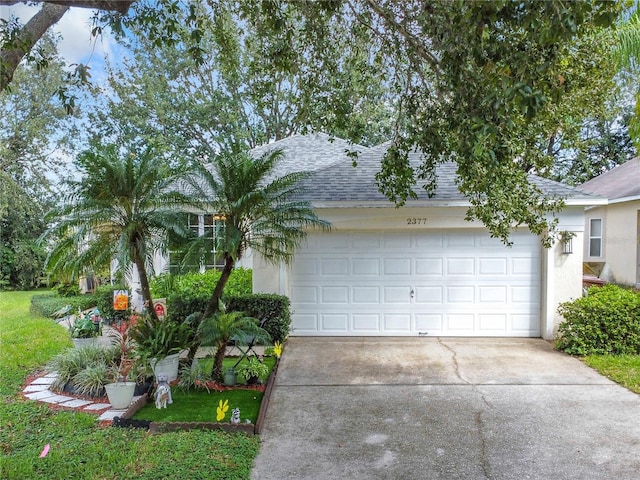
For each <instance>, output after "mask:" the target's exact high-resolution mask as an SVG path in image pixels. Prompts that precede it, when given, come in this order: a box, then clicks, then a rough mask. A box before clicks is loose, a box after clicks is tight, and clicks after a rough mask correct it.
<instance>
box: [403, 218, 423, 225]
mask: <svg viewBox="0 0 640 480" xmlns="http://www.w3.org/2000/svg"><path fill="white" fill-rule="evenodd" d="M426 224H427V219H426V218H417V217H409V218H407V225H426Z"/></svg>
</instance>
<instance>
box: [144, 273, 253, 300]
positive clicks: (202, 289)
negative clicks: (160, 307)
mask: <svg viewBox="0 0 640 480" xmlns="http://www.w3.org/2000/svg"><path fill="white" fill-rule="evenodd" d="M220 275H221V273H220V272H219V271H218V270H207V271H206V272H204V273H198V272H194V273H186V274H184V275H171V274H163V275H159V276H157V277H155V278H154V279H153V280H151V282H150V283H151V292H152V294H153V296H154V298H164V297H166V298H167V299H169V298H170V297H172V296H175V295H183V294H189V295H196V296H199V295H209V296H210V295H211V294H212V293H213V289H214V288H215V286H216V283H217V282H218V279H219V278H220ZM252 282H253V273H252V271H251V269H249V268H235V269H234V270H233V271H232V272H231V276H230V277H229V281H228V282H227V284H226V285H225V288H224V291H225V295H250V294H251V292H252V291H253V286H252Z"/></svg>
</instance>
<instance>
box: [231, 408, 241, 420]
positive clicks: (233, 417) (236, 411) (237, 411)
mask: <svg viewBox="0 0 640 480" xmlns="http://www.w3.org/2000/svg"><path fill="white" fill-rule="evenodd" d="M231 423H240V409H239V408H234V409H233V410H231Z"/></svg>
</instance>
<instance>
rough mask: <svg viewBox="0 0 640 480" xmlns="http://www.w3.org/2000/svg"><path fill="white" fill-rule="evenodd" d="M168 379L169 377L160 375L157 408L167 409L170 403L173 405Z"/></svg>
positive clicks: (156, 396)
mask: <svg viewBox="0 0 640 480" xmlns="http://www.w3.org/2000/svg"><path fill="white" fill-rule="evenodd" d="M168 379H169V377H167V375H158V387H157V388H156V395H155V399H156V408H167V404H168V403H173V399H172V398H171V387H170V386H169V382H168V381H167V380H168Z"/></svg>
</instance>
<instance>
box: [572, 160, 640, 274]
mask: <svg viewBox="0 0 640 480" xmlns="http://www.w3.org/2000/svg"><path fill="white" fill-rule="evenodd" d="M578 188H579V189H581V190H583V191H585V192H588V193H591V194H595V195H600V196H602V197H605V198H608V200H609V201H608V203H607V204H606V205H593V206H589V207H587V210H586V212H585V232H586V233H585V237H584V262H585V269H586V270H587V271H589V272H591V273H594V274H596V275H598V276H600V278H602V279H603V280H606V281H608V282H615V283H621V284H626V285H636V286H640V157H637V158H634V159H632V160H629V161H627V162H625V163H623V164H622V165H619V166H617V167H616V168H614V169H612V170H610V171H608V172H605V173H603V174H601V175H599V176H597V177H595V178H593V179H591V180H589V181H588V182H585V183H583V184H582V185H580V186H579V187H578Z"/></svg>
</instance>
